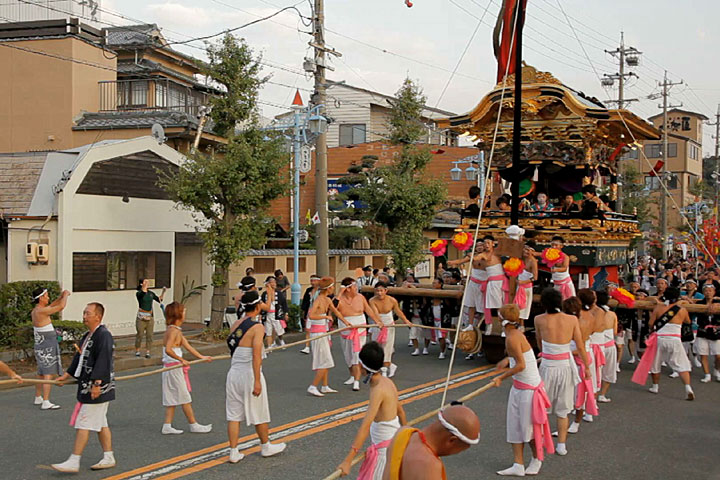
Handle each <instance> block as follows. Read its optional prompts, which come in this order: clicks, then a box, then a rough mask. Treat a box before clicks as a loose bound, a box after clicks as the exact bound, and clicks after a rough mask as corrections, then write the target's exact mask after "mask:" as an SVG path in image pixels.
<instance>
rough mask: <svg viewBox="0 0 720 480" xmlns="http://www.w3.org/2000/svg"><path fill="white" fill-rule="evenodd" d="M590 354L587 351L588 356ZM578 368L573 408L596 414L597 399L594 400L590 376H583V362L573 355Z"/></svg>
mask: <svg viewBox="0 0 720 480" xmlns="http://www.w3.org/2000/svg"><path fill="white" fill-rule="evenodd" d="M589 355H590V354H589V353H588V356H589ZM575 363H577V365H578V368H579V370H580V383H578V386H577V396H576V397H575V408H578V409H583V410H585V411H586V412H587V413H589V414H590V415H598V413H599V412H598V408H597V401H596V400H595V390H594V389H593V384H592V378H587V379H586V378H585V364H584V363H583V361H582V359H581V358H580V356H575Z"/></svg>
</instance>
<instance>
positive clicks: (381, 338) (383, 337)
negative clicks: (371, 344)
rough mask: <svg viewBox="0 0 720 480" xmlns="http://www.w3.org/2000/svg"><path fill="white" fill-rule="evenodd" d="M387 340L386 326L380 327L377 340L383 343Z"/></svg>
mask: <svg viewBox="0 0 720 480" xmlns="http://www.w3.org/2000/svg"><path fill="white" fill-rule="evenodd" d="M387 340H388V328H387V327H382V328H381V329H380V333H378V336H377V342H378V343H382V344H385V343H387Z"/></svg>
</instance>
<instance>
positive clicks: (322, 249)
mask: <svg viewBox="0 0 720 480" xmlns="http://www.w3.org/2000/svg"><path fill="white" fill-rule="evenodd" d="M314 2H315V3H314V7H313V40H312V41H311V42H310V46H311V47H313V49H314V50H315V57H314V59H313V61H312V64H313V67H314V68H313V71H314V76H315V92H314V93H313V95H312V103H313V105H315V106H318V105H321V107H320V109H319V111H318V113H317V114H318V115H324V114H325V105H326V104H327V95H326V88H327V86H326V84H325V70H326V69H328V70H333V68H332V67H330V66H328V65H327V61H326V54H327V53H329V54H331V55H335V56H336V57H340V56H341V54H340V53H339V52H336V51H335V50H333V49H330V48H327V47H326V46H325V0H314ZM306 70H307V69H306ZM327 170H328V168H327V133H326V132H321V133H319V134H318V136H317V137H316V138H315V209H316V211H317V214H318V217H319V220H320V221H319V223H317V225H316V226H315V245H316V246H315V248H316V253H315V262H316V268H317V273H318V275H320V276H321V277H324V276H327V275H330V258H329V256H328V253H329V249H330V239H329V231H328V210H327V197H328V192H327Z"/></svg>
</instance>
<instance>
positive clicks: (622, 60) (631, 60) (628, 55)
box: [601, 32, 642, 213]
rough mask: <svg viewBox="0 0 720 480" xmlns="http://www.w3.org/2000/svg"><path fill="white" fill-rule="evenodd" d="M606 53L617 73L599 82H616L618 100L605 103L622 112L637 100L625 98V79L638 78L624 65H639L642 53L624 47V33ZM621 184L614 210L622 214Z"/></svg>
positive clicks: (618, 188)
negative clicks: (627, 70) (610, 56)
mask: <svg viewBox="0 0 720 480" xmlns="http://www.w3.org/2000/svg"><path fill="white" fill-rule="evenodd" d="M605 52H606V53H609V54H610V55H612V56H613V57H615V58H617V59H618V66H619V71H618V73H615V74H612V75H608V74H605V75H604V78H603V79H602V80H601V83H602V85H603V86H606V87H610V86H612V85H613V84H614V83H615V80H617V81H618V99H617V100H608V101H607V103H616V104H617V107H618V110H622V109H624V108H625V106H626V105H627V104H630V103H632V102H637V101H638V99H637V98H628V99H626V98H625V79H626V78H630V77H635V78H638V76H637V75H635V74H634V73H633V72H627V73H625V65H627V66H629V67H635V66H637V65H638V63H639V61H640V60H639V57H640V55H641V54H642V52H640V51H638V49H636V48H635V47H626V46H625V33H624V32H620V46H619V47H618V48H616V49H615V50H605ZM621 170H622V163H618V173H619V174H622V171H621ZM622 183H623V181H622V180H621V181H620V182H618V187H617V200H616V204H617V206H616V210H617V211H618V212H620V213H623V211H622V209H623V195H622Z"/></svg>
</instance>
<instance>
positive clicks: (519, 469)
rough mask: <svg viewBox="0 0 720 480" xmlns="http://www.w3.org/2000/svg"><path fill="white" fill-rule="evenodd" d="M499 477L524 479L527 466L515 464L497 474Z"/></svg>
mask: <svg viewBox="0 0 720 480" xmlns="http://www.w3.org/2000/svg"><path fill="white" fill-rule="evenodd" d="M496 473H497V474H498V475H502V476H503V477H524V476H525V465H523V464H522V463H513V466H512V467H510V468H506V469H505V470H500V471H498V472H496Z"/></svg>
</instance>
